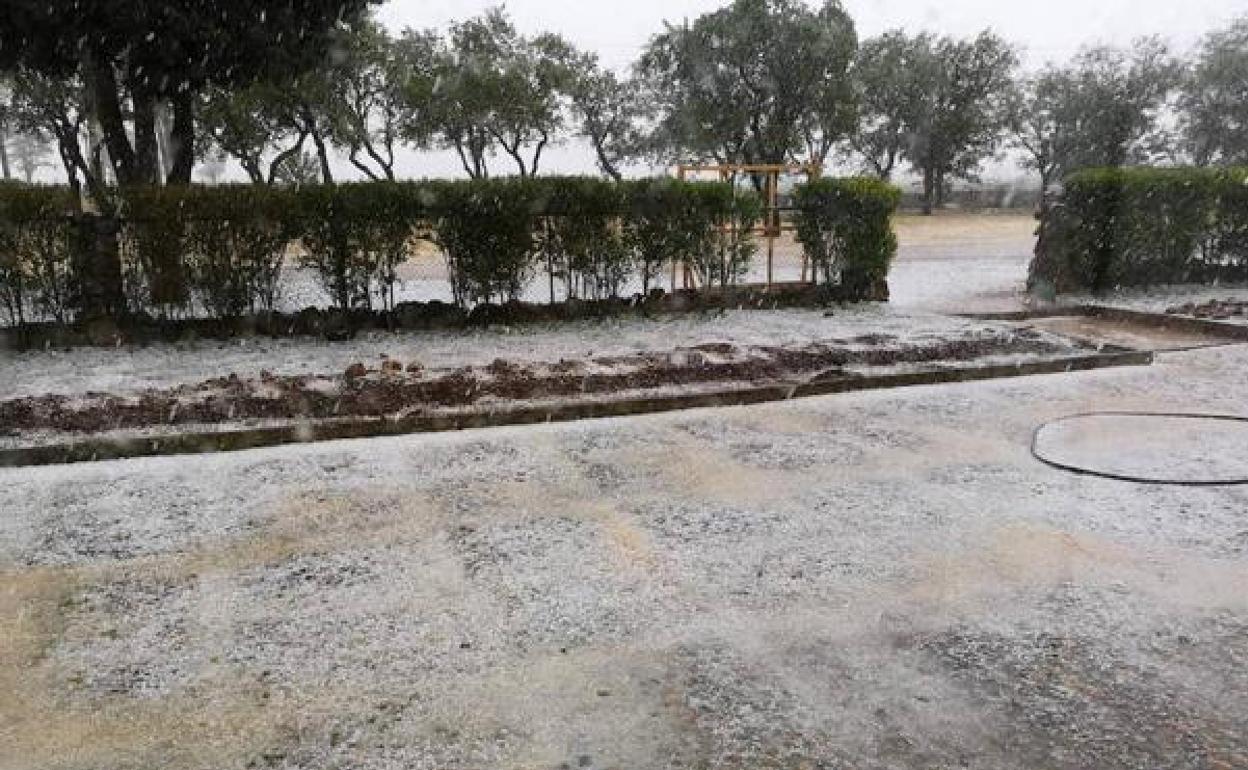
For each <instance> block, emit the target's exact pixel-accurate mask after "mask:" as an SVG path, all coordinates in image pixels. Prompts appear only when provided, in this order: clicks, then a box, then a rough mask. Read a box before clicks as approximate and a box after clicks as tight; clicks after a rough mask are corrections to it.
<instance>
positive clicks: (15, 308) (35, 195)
mask: <svg viewBox="0 0 1248 770" xmlns="http://www.w3.org/2000/svg"><path fill="white" fill-rule="evenodd" d="M72 210H73V206H72V199H71V197H70V195H69V193H68V191H67V190H66V189H65V188H63V187H43V186H31V185H19V184H12V183H0V308H3V310H4V312H5V315H7V316H8V319H9V323H11V324H22V323H25V321H26V318H27V312H28V311H29V310H31V309H34V310H35V311H37V312H38V313H40V314H44V315H48V316H50V317H52V318H54V319H56V320H57V321H60V322H62V323H63V322H64V321H65V320H66V319H67V318H68V316H69V313H70V311H71V309H72V307H73V304H74V301H75V296H74V294H75V284H74V276H73V270H74V265H73V256H74V237H73V236H74V233H73V230H72V227H73V226H72V224H71V223H70V220H69V214H70V213H71V212H72Z"/></svg>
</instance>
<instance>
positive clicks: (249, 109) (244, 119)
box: [198, 83, 308, 184]
mask: <svg viewBox="0 0 1248 770" xmlns="http://www.w3.org/2000/svg"><path fill="white" fill-rule="evenodd" d="M274 91H275V88H274V86H271V85H269V84H267V83H257V84H255V85H252V86H249V87H247V88H243V89H238V90H235V91H229V90H226V89H223V88H216V87H213V88H209V89H208V90H207V91H206V92H205V93H204V95H203V99H202V101H201V103H200V109H199V117H200V120H199V124H198V129H199V132H200V136H201V139H200V143H201V145H202V147H203V148H204V150H205V151H214V150H215V151H216V152H218V153H219V154H221V155H225V156H228V157H231V158H233V159H234V160H236V161H238V163H239V165H241V166H242V167H243V171H244V172H245V173H246V174H247V177H248V179H250V180H251V181H252V182H253V183H256V184H273V183H274V182H276V181H277V178H278V172H279V170H280V169H281V168H282V166H283V164H284V163H285V162H286V161H287V160H288V159H289V158H291V157H294V156H298V155H300V154H301V153H302V152H303V149H304V146H305V144H306V143H307V139H308V136H307V133H306V132H301V131H299V130H297V129H295V128H294V127H293V126H292V125H291V124H290V122H289V121H284V120H282V117H281V115H280V114H279V113H278V110H277V109H275V108H276V106H277V105H278V101H279V100H278V98H277V95H276V94H275V93H274ZM266 161H267V162H266Z"/></svg>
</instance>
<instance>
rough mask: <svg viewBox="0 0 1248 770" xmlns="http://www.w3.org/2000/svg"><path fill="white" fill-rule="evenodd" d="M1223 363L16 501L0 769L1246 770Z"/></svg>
mask: <svg viewBox="0 0 1248 770" xmlns="http://www.w3.org/2000/svg"><path fill="white" fill-rule="evenodd" d="M1246 366H1248V349H1245V348H1242V347H1241V348H1236V349H1223V350H1210V351H1204V352H1197V353H1184V354H1168V355H1166V356H1164V357H1163V360H1162V362H1161V363H1160V364H1159V365H1157V366H1155V367H1153V368H1151V369H1132V370H1118V371H1102V372H1096V373H1089V374H1078V375H1059V376H1051V377H1043V378H1034V379H1029V380H1025V381H999V382H993V383H978V384H969V385H954V386H939V387H931V388H921V389H911V390H903V391H893V392H877V393H867V394H856V395H850V396H843V397H833V398H823V399H813V400H808V401H802V402H795V403H790V404H780V405H768V406H763V407H754V408H743V409H729V410H713V411H704V412H690V413H684V414H676V415H665V416H655V417H648V418H640V419H631V420H618V421H604V422H596V423H583V424H578V425H565V426H548V427H539V428H525V429H508V430H495V431H485V432H478V433H471V434H464V435H443V436H430V437H413V438H403V439H394V440H378V441H371V442H353V443H340V444H328V445H319V446H309V447H300V448H286V449H279V450H266V451H261V452H254V453H245V454H237V455H223V456H214V457H206V458H196V459H190V460H188V459H186V458H170V459H159V460H150V461H137V462H127V463H118V464H100V465H89V466H79V467H73V468H59V469H39V470H23V471H18V472H3V473H0V640H3V642H4V643H3V644H0V692H3V693H4V697H0V767H4V768H53V767H80V768H87V767H90V768H96V769H97V770H98V769H101V768H123V767H124V768H129V767H142V766H146V767H155V766H160V767H163V768H189V767H196V768H198V767H203V768H209V767H211V768H231V767H240V768H241V767H286V768H295V767H300V768H302V767H317V768H320V767H343V768H345V767H351V768H426V767H427V768H444V769H452V768H496V767H497V768H564V767H571V768H582V767H584V768H621V769H625V768H627V769H630V770H631V769H634V768H669V767H679V768H711V767H714V768H743V769H744V768H750V769H751V770H753V769H755V768H769V767H770V768H782V767H783V768H794V767H811V768H815V767H818V768H854V769H855V770H864V769H870V768H880V769H881V770H882V769H883V768H890V769H893V768H898V769H905V768H925V769H926V768H955V767H956V768H975V769H981V770H1003V769H1008V768H1045V770H1053V769H1061V768H1072V769H1073V768H1098V770H1114V769H1115V768H1141V767H1165V768H1213V769H1217V770H1226V769H1227V768H1242V767H1248V666H1246V665H1245V662H1248V514H1245V511H1248V491H1245V490H1242V489H1240V490H1235V489H1178V488H1164V487H1162V488H1157V487H1139V486H1132V485H1126V484H1120V483H1115V482H1109V481H1100V480H1095V479H1086V478H1077V477H1071V476H1067V475H1063V474H1062V473H1060V472H1058V471H1055V470H1051V469H1049V468H1047V467H1045V466H1042V465H1040V464H1038V463H1036V462H1034V461H1033V460H1032V459H1031V458H1030V456H1029V454H1028V452H1027V441H1028V438H1029V436H1030V432H1031V430H1032V429H1033V428H1034V427H1035V425H1036V424H1037V423H1039V422H1041V421H1042V420H1044V419H1046V418H1049V417H1054V416H1058V415H1062V414H1066V413H1070V412H1076V411H1081V410H1086V409H1089V408H1095V407H1114V408H1162V409H1173V408H1176V407H1178V408H1183V409H1195V408H1209V409H1214V410H1218V411H1226V410H1236V409H1240V408H1242V405H1243V404H1244V403H1245V401H1246V399H1248V382H1246V381H1245V380H1244V378H1243V376H1242V373H1243V371H1244V369H1245V367H1246ZM1245 444H1246V445H1248V441H1246V442H1245ZM1244 448H1245V449H1248V446H1245V447H1244ZM1240 454H1241V456H1248V452H1240Z"/></svg>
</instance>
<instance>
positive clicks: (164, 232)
mask: <svg viewBox="0 0 1248 770" xmlns="http://www.w3.org/2000/svg"><path fill="white" fill-rule="evenodd" d="M121 200H122V201H123V204H122V209H121V213H122V215H123V216H124V220H123V221H124V222H125V226H124V228H123V229H122V237H121V242H122V259H123V263H126V264H127V266H128V267H129V271H130V274H131V276H132V281H131V284H132V285H131V287H130V289H129V293H130V295H131V297H134V298H136V299H137V300H138V303H137V304H139V305H141V306H154V307H157V308H159V309H160V311H161V314H162V315H168V314H169V312H170V310H172V309H174V308H186V307H187V306H188V305H189V303H190V299H191V295H190V283H189V281H188V280H187V275H186V263H185V260H184V259H183V256H184V250H185V249H184V247H185V243H184V240H185V237H186V216H187V211H186V210H185V208H184V205H183V203H184V200H183V193H182V191H181V189H180V188H174V187H135V188H127V189H125V190H124V191H123V192H122V194H121ZM136 284H137V285H136Z"/></svg>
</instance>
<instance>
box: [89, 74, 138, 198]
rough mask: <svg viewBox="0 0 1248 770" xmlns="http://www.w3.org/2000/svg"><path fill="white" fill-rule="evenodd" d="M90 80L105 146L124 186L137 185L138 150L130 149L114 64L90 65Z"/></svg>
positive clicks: (95, 112) (114, 169)
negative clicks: (136, 161)
mask: <svg viewBox="0 0 1248 770" xmlns="http://www.w3.org/2000/svg"><path fill="white" fill-rule="evenodd" d="M90 79H91V107H92V108H93V111H94V114H95V118H96V120H97V121H98V122H99V126H100V131H101V132H102V133H103V134H104V145H105V146H106V147H107V148H108V158H109V162H111V163H112V165H113V172H114V173H115V174H116V176H117V181H118V182H119V183H120V184H122V185H130V184H135V183H136V182H137V181H138V179H137V177H136V173H135V154H134V148H133V147H131V146H130V136H129V135H128V134H127V132H126V123H125V119H124V118H123V116H122V112H121V96H120V94H119V93H118V88H117V77H116V75H115V73H114V72H113V65H112V64H111V63H108V62H97V61H92V62H90Z"/></svg>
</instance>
